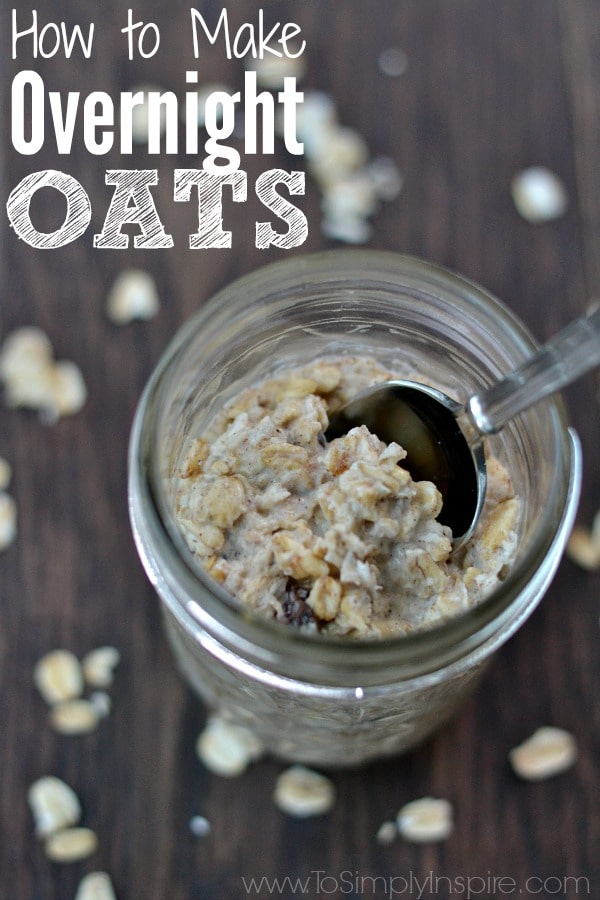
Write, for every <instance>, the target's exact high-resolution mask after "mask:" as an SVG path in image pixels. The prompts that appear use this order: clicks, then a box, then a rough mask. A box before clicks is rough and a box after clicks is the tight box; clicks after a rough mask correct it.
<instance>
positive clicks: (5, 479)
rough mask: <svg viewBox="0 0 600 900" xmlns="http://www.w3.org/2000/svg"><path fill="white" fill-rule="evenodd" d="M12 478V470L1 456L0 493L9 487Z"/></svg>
mask: <svg viewBox="0 0 600 900" xmlns="http://www.w3.org/2000/svg"><path fill="white" fill-rule="evenodd" d="M11 478H12V469H11V467H10V463H9V462H8V460H6V459H4V457H3V456H0V491H5V490H6V488H7V487H8V486H9V485H10V480H11Z"/></svg>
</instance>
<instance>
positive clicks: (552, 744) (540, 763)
mask: <svg viewBox="0 0 600 900" xmlns="http://www.w3.org/2000/svg"><path fill="white" fill-rule="evenodd" d="M508 757H509V760H510V764H511V766H512V768H513V770H514V772H515V773H516V774H517V775H519V776H520V777H521V778H524V779H526V780H527V781H542V780H543V779H545V778H551V777H552V776H553V775H558V774H559V773H560V772H564V771H565V770H566V769H569V768H571V766H572V765H573V764H574V763H575V760H576V759H577V742H576V740H575V738H574V737H573V735H572V734H571V733H570V732H568V731H565V730H564V729H563V728H556V727H554V726H551V725H545V726H543V727H542V728H538V729H537V731H534V733H533V734H532V735H531V737H529V738H527V740H526V741H523V743H522V744H519V746H518V747H514V748H513V749H512V750H511V751H510V753H509V755H508Z"/></svg>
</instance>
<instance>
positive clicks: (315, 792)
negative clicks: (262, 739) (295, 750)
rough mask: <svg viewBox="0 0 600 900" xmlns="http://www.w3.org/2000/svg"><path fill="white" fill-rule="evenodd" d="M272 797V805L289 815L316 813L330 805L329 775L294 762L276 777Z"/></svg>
mask: <svg viewBox="0 0 600 900" xmlns="http://www.w3.org/2000/svg"><path fill="white" fill-rule="evenodd" d="M273 799H274V801H275V804H276V806H278V807H279V809H280V810H281V811H282V812H284V813H287V814H288V815H290V816H295V817H296V818H307V817H308V816H320V815H323V814H324V813H327V812H329V810H330V809H332V807H333V804H334V802H335V788H334V786H333V783H332V782H331V781H330V780H329V778H327V777H326V776H325V775H321V774H320V772H315V771H313V770H312V769H308V768H306V767H305V766H302V765H295V766H290V768H289V769H286V770H285V771H284V772H282V773H281V774H280V775H279V777H278V778H277V782H276V784H275V792H274V794H273Z"/></svg>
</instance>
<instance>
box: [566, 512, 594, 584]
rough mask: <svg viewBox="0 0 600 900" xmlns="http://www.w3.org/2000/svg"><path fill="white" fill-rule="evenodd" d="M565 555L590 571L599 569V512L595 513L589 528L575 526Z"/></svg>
mask: <svg viewBox="0 0 600 900" xmlns="http://www.w3.org/2000/svg"><path fill="white" fill-rule="evenodd" d="M567 556H568V557H569V559H571V560H572V561H573V562H574V563H577V565H578V566H581V567H582V568H583V569H588V570H589V571H590V572H593V571H597V570H598V569H600V512H597V513H596V515H595V517H594V521H593V522H592V527H591V529H589V530H588V529H587V528H584V527H583V526H582V525H576V526H575V528H574V529H573V531H572V532H571V536H570V538H569V540H568V543H567Z"/></svg>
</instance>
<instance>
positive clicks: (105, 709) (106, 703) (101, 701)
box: [89, 691, 112, 719]
mask: <svg viewBox="0 0 600 900" xmlns="http://www.w3.org/2000/svg"><path fill="white" fill-rule="evenodd" d="M89 700H90V703H91V704H92V706H93V707H94V709H95V710H96V712H97V714H98V718H99V719H104V718H106V716H108V714H109V713H110V711H111V709H112V700H111V698H110V695H109V694H107V693H106V691H92V693H91V694H90V697H89Z"/></svg>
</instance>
